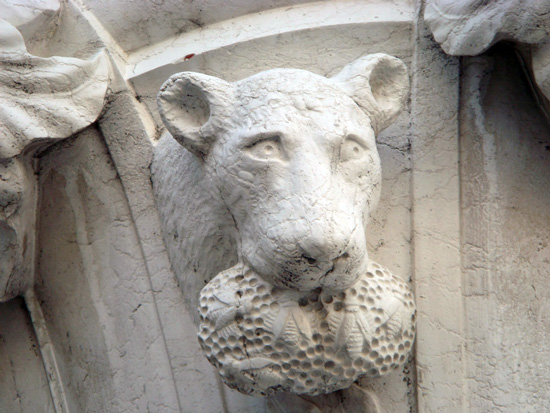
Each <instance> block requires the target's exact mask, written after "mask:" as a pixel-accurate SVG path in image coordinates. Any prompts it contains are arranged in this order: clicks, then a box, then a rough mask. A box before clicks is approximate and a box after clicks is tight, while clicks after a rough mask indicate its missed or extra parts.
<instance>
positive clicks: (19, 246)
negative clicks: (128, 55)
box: [0, 1, 109, 302]
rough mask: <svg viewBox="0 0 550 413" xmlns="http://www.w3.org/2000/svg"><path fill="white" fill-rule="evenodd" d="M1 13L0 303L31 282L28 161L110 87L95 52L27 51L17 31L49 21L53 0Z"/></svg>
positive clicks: (81, 120)
mask: <svg viewBox="0 0 550 413" xmlns="http://www.w3.org/2000/svg"><path fill="white" fill-rule="evenodd" d="M0 11H1V12H2V13H1V14H0V16H2V17H3V18H4V19H0V302H1V301H5V300H8V299H10V298H12V297H14V296H16V295H18V294H21V293H23V292H24V291H25V290H26V289H28V288H29V287H30V286H31V284H32V277H33V263H34V225H35V207H36V198H35V194H36V188H35V178H34V176H33V173H34V172H33V165H32V160H31V159H29V158H30V157H31V156H32V153H34V152H36V150H37V149H39V148H44V147H45V146H47V145H48V144H51V143H53V142H55V141H56V140H59V139H63V138H67V137H69V136H71V135H73V134H74V133H76V132H78V131H79V130H81V129H83V128H85V127H86V126H88V125H90V124H91V123H92V122H94V121H95V120H96V119H97V117H98V116H99V114H100V112H101V110H102V109H103V103H104V97H105V94H106V92H107V87H108V84H109V63H108V59H107V57H106V55H105V53H104V52H103V51H101V50H99V51H98V52H97V53H96V54H95V55H94V56H92V57H91V58H90V59H89V60H83V59H77V58H72V57H57V56H54V57H39V56H35V55H32V54H31V53H29V52H28V51H27V48H26V46H25V40H24V38H23V35H22V32H25V33H29V32H32V30H33V29H34V30H36V29H37V27H42V26H44V27H45V26H47V24H46V23H47V22H48V21H49V20H52V19H55V17H56V15H57V14H58V13H59V3H58V2H57V1H49V2H42V3H40V4H31V3H28V4H26V5H13V6H9V5H7V4H2V5H0ZM5 19H9V20H10V21H8V20H5ZM27 23H29V24H27ZM42 28H43V27H42ZM44 30H45V29H44Z"/></svg>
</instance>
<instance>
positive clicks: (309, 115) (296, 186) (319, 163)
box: [159, 55, 408, 291]
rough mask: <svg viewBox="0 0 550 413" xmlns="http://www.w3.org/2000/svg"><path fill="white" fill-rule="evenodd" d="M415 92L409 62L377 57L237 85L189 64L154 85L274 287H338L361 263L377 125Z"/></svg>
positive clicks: (177, 133) (247, 252) (175, 131)
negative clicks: (191, 69) (332, 69)
mask: <svg viewBox="0 0 550 413" xmlns="http://www.w3.org/2000/svg"><path fill="white" fill-rule="evenodd" d="M407 92H408V77H407V71H406V68H405V66H404V65H403V63H401V61H399V60H398V59H396V58H392V57H389V56H385V55H370V56H367V57H366V58H363V59H360V60H358V61H356V62H354V63H353V64H351V65H350V66H348V67H346V68H345V69H344V70H343V71H342V72H341V73H340V74H339V75H337V76H336V77H334V78H331V79H327V78H324V77H322V76H318V75H314V74H312V73H310V72H306V71H302V70H290V69H275V70H270V71H267V72H262V73H260V74H257V75H255V76H252V77H249V78H246V79H244V80H242V81H240V82H237V83H228V82H225V81H223V80H221V79H217V78H213V77H210V76H207V75H203V74H199V73H182V74H178V75H175V76H173V77H172V78H171V79H170V80H169V81H168V82H166V83H165V84H164V86H163V87H162V89H161V92H160V94H159V103H160V110H161V115H162V116H163V118H164V121H165V123H166V125H167V127H168V129H169V131H170V132H171V133H172V135H173V136H174V137H175V138H176V139H177V140H178V141H179V142H180V143H181V144H182V145H183V146H184V147H186V148H187V149H189V150H190V151H191V152H193V153H195V154H196V155H197V156H199V157H201V158H202V159H203V160H204V162H205V164H206V165H207V166H208V168H209V170H210V174H211V177H212V179H214V180H215V182H216V184H217V187H218V188H219V190H220V193H221V195H222V198H223V200H224V202H225V203H226V205H227V207H228V209H229V211H230V212H231V214H232V216H233V217H234V219H235V223H236V225H237V228H238V232H239V235H240V237H239V251H240V254H241V257H242V259H243V260H244V261H245V262H246V263H247V264H248V265H250V267H251V268H252V269H254V270H255V271H256V272H258V273H259V274H261V275H262V277H264V278H265V279H266V280H268V281H270V282H272V283H273V284H274V285H278V286H281V287H286V288H290V289H296V290H300V291H308V290H312V289H313V288H316V287H319V286H321V287H326V288H333V289H338V290H343V289H345V288H346V287H349V286H350V285H351V284H353V283H354V282H355V281H356V280H357V278H358V277H359V275H360V274H362V273H364V272H365V271H366V266H367V263H368V256H367V253H366V242H365V228H364V225H365V223H364V220H365V217H366V216H368V213H369V211H370V210H372V209H373V208H374V207H375V205H376V203H377V201H378V197H379V192H380V179H381V178H380V160H379V157H378V153H377V150H376V143H375V133H376V131H377V130H380V129H383V128H384V127H385V126H387V125H388V124H389V123H390V122H391V121H392V120H393V118H394V117H395V116H396V115H397V114H398V113H399V111H400V109H401V107H402V105H403V103H404V100H405V99H406V97H407Z"/></svg>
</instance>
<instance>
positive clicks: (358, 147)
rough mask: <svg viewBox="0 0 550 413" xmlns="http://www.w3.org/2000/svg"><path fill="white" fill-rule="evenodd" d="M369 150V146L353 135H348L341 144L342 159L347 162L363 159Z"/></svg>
mask: <svg viewBox="0 0 550 413" xmlns="http://www.w3.org/2000/svg"><path fill="white" fill-rule="evenodd" d="M367 152H368V148H367V147H366V146H365V145H364V144H363V143H361V142H359V140H358V139H357V138H355V137H353V136H348V137H347V138H346V139H344V141H343V142H342V145H341V146H340V161H341V162H346V161H351V160H354V159H361V158H362V157H363V156H364V155H365V154H366V153H367Z"/></svg>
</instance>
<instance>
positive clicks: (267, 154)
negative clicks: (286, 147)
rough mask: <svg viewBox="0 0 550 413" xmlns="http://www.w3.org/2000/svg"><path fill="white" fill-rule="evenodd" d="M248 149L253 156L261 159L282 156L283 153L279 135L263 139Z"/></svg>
mask: <svg viewBox="0 0 550 413" xmlns="http://www.w3.org/2000/svg"><path fill="white" fill-rule="evenodd" d="M246 150H247V152H248V153H249V154H250V155H251V156H253V157H254V158H257V159H261V160H268V159H275V158H281V157H282V155H283V151H282V148H281V140H280V138H279V136H271V137H269V138H265V139H261V140H259V141H257V142H255V143H253V144H252V145H250V146H247V148H246Z"/></svg>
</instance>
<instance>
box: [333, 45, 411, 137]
mask: <svg viewBox="0 0 550 413" xmlns="http://www.w3.org/2000/svg"><path fill="white" fill-rule="evenodd" d="M331 81H332V82H334V83H335V84H336V85H337V86H338V87H340V88H341V89H343V90H344V91H345V92H346V93H347V94H348V95H349V96H350V97H351V98H352V99H353V100H354V101H355V102H356V103H357V104H358V105H359V106H360V107H361V108H362V109H363V110H364V111H365V113H367V115H369V117H370V118H371V121H372V123H373V128H374V130H375V132H376V133H378V132H380V131H381V130H383V129H385V128H387V127H388V126H389V125H390V124H391V123H392V122H393V121H394V120H395V118H396V117H397V115H399V112H401V109H403V106H404V105H405V102H406V101H407V97H408V96H409V75H408V73H407V66H405V64H404V63H403V62H402V61H401V60H400V59H398V58H396V57H392V56H389V55H386V54H383V53H376V54H371V55H368V56H364V57H361V58H359V59H357V60H355V61H354V62H352V63H350V64H348V65H347V66H346V67H344V68H343V69H342V70H341V71H340V73H338V74H337V75H336V76H334V77H332V78H331Z"/></svg>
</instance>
